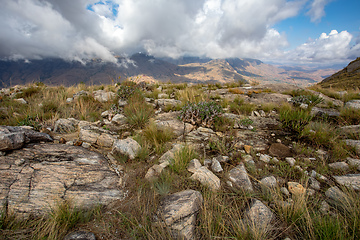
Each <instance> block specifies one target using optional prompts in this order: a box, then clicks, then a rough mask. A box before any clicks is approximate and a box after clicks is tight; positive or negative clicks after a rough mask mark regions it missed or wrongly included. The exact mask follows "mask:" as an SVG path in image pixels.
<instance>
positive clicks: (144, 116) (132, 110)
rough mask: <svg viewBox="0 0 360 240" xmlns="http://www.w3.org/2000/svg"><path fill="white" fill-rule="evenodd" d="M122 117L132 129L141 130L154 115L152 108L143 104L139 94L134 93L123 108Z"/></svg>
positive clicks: (142, 98)
mask: <svg viewBox="0 0 360 240" xmlns="http://www.w3.org/2000/svg"><path fill="white" fill-rule="evenodd" d="M124 115H125V116H126V119H127V122H128V124H129V125H130V126H131V127H133V128H137V129H140V128H143V127H145V125H146V124H147V123H148V122H149V119H150V118H151V117H152V116H153V115H154V108H153V107H152V106H151V105H149V104H147V103H146V102H145V99H144V97H143V96H142V95H141V93H140V92H136V93H134V94H133V95H132V96H131V97H130V98H129V100H128V104H127V105H126V106H125V107H124Z"/></svg>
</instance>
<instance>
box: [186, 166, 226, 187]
mask: <svg viewBox="0 0 360 240" xmlns="http://www.w3.org/2000/svg"><path fill="white" fill-rule="evenodd" d="M191 179H192V180H195V181H199V182H201V184H203V185H204V186H207V187H209V188H210V189H211V190H213V191H217V190H219V189H220V186H221V185H220V179H219V178H218V177H217V176H216V175H215V174H214V173H212V172H211V171H210V170H209V169H207V168H206V167H204V166H203V167H200V168H198V170H197V171H196V172H195V173H194V174H193V175H192V176H191Z"/></svg>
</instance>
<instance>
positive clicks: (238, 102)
mask: <svg viewBox="0 0 360 240" xmlns="http://www.w3.org/2000/svg"><path fill="white" fill-rule="evenodd" d="M229 105H230V109H229V110H230V112H232V113H235V114H247V115H249V114H251V113H252V111H254V110H255V109H256V106H255V105H254V104H251V103H245V100H244V99H243V98H235V99H234V101H233V102H229Z"/></svg>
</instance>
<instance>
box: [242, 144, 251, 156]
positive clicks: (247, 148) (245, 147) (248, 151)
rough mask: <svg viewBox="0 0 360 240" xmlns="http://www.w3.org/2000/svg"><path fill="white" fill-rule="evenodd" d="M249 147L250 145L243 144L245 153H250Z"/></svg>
mask: <svg viewBox="0 0 360 240" xmlns="http://www.w3.org/2000/svg"><path fill="white" fill-rule="evenodd" d="M251 149H252V147H251V146H249V145H244V150H245V152H246V153H247V154H250V153H251Z"/></svg>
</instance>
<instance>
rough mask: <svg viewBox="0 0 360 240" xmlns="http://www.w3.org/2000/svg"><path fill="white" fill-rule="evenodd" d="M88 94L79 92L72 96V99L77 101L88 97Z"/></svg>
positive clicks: (82, 91)
mask: <svg viewBox="0 0 360 240" xmlns="http://www.w3.org/2000/svg"><path fill="white" fill-rule="evenodd" d="M88 95H89V92H87V91H84V90H81V91H80V92H77V93H75V94H74V95H73V99H78V98H79V97H84V96H88Z"/></svg>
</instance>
